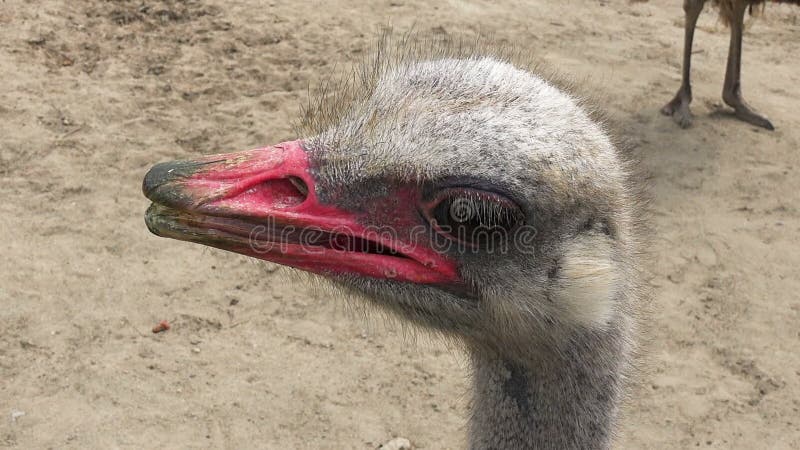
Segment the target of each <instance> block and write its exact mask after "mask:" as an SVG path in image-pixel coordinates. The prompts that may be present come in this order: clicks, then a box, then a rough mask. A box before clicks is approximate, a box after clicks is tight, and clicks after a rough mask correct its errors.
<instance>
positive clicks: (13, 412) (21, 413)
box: [11, 409, 25, 422]
mask: <svg viewBox="0 0 800 450" xmlns="http://www.w3.org/2000/svg"><path fill="white" fill-rule="evenodd" d="M24 415H25V411H17V410H16V409H12V410H11V421H12V422H16V421H17V419H19V418H20V417H22V416H24Z"/></svg>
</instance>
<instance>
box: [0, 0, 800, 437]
mask: <svg viewBox="0 0 800 450" xmlns="http://www.w3.org/2000/svg"><path fill="white" fill-rule="evenodd" d="M229 3H233V2H224V1H222V0H188V1H177V0H136V1H113V2H111V1H85V0H71V1H56V0H43V1H40V2H35V5H36V6H34V3H33V2H30V3H29V2H24V1H21V0H0V199H1V200H0V236H2V242H3V244H2V254H3V257H2V259H0V446H9V447H18V448H80V449H86V448H104V449H105V448H143V447H153V446H159V447H162V448H257V447H259V448H275V449H278V448H281V449H283V448H314V449H316V448H323V449H344V448H354V449H359V448H363V449H369V448H375V447H377V446H378V445H379V444H381V443H382V442H385V441H387V440H389V439H391V438H392V437H394V436H403V437H406V438H408V439H410V440H411V441H412V442H413V443H414V445H415V446H416V448H425V449H446V448H460V447H463V444H464V437H463V436H464V420H465V414H466V404H467V401H468V398H469V397H468V384H467V379H466V371H465V362H464V359H463V357H462V355H459V354H457V353H454V352H453V351H450V350H447V349H445V348H443V347H442V346H441V345H440V344H439V343H437V342H435V341H433V340H431V339H427V338H424V337H423V338H421V339H416V340H413V339H409V338H408V337H406V336H404V335H403V332H402V330H398V329H396V328H393V327H390V326H385V325H384V324H383V323H382V322H380V321H376V320H372V321H365V320H363V319H362V318H359V317H351V316H352V314H348V313H347V312H346V311H345V310H344V308H343V307H342V305H341V304H340V303H338V302H336V301H335V300H333V299H330V298H328V297H327V296H326V295H324V294H322V293H319V292H315V291H313V290H312V289H310V288H306V287H302V286H298V285H297V284H296V283H291V282H288V281H287V280H286V279H285V277H284V276H282V275H281V273H280V272H276V273H273V272H271V271H270V269H269V268H267V267H264V266H263V265H261V264H256V263H253V262H252V261H250V260H248V259H246V258H245V257H241V256H237V255H233V254H227V253H224V252H219V251H213V250H208V249H205V248H203V247H200V246H197V245H192V244H188V243H182V242H177V241H169V240H164V239H159V238H156V237H155V236H152V235H150V234H149V233H148V231H147V229H146V228H145V226H144V223H143V220H142V215H143V212H144V210H145V208H146V207H147V201H146V200H145V199H144V198H143V197H142V195H141V193H140V184H141V179H142V177H143V175H144V173H145V172H146V171H147V169H148V168H149V167H150V166H151V165H152V164H153V163H155V162H159V161H164V160H170V159H175V158H183V157H191V156H195V155H199V154H207V153H214V152H220V151H231V150H241V149H246V148H251V147H256V146H260V145H262V144H267V143H274V142H278V141H281V140H285V139H288V138H291V137H292V136H291V127H290V121H291V119H292V118H293V117H295V115H296V114H297V111H298V107H299V104H300V103H301V101H303V99H304V98H305V96H306V88H307V86H308V85H309V83H310V84H312V85H313V84H314V83H316V82H317V81H318V80H319V79H320V78H321V77H323V76H325V74H327V73H328V72H330V71H331V69H332V68H333V67H334V65H335V64H337V63H344V64H345V65H346V64H347V61H350V60H352V59H353V58H357V57H359V56H361V55H362V54H363V53H364V52H365V51H367V49H368V46H369V44H370V41H371V39H372V38H373V36H374V35H375V34H376V32H377V31H378V30H379V28H380V27H381V26H382V25H385V24H387V23H391V24H393V25H394V27H395V28H396V29H399V30H407V29H408V28H409V27H411V26H414V27H415V28H416V29H417V30H419V31H421V32H426V33H454V32H462V33H466V34H475V33H476V32H479V31H482V32H489V33H494V35H495V37H496V39H497V40H500V41H506V42H510V43H514V44H516V45H518V46H522V47H526V48H531V49H534V50H535V52H536V53H537V54H538V55H539V57H540V58H541V59H542V60H543V61H546V62H548V63H550V64H551V65H554V66H556V67H558V68H560V69H561V70H562V71H564V72H566V73H571V74H574V75H576V76H577V77H578V78H580V79H585V80H586V82H587V83H588V84H589V86H590V87H591V88H593V89H595V90H597V91H598V92H600V93H601V94H602V95H604V98H605V99H606V100H605V104H604V105H602V106H603V107H604V108H605V109H607V110H608V111H609V112H610V113H611V116H612V118H613V120H614V121H615V122H616V123H618V124H619V128H620V131H621V132H622V134H623V135H624V136H625V137H626V138H628V139H629V141H630V142H631V144H632V146H633V148H634V151H635V152H636V153H637V154H638V155H640V156H641V158H642V160H643V164H644V167H645V169H646V170H647V171H648V172H649V182H650V185H651V192H652V197H653V202H652V209H653V226H654V231H655V237H654V241H653V245H652V253H653V258H652V259H653V260H652V263H651V266H652V267H651V269H652V272H653V274H654V276H653V279H652V281H651V284H652V286H653V288H654V289H653V290H654V299H653V320H652V324H651V325H650V326H649V327H648V340H649V343H648V344H647V353H648V355H649V356H648V363H647V367H648V369H647V371H646V373H645V374H643V376H642V377H641V380H640V386H639V387H638V388H637V389H636V390H635V391H634V392H633V393H632V399H631V402H630V405H629V406H628V407H627V409H626V412H625V417H624V419H623V423H622V429H621V436H620V439H619V447H620V448H665V449H669V448H689V447H696V446H699V447H713V448H747V449H749V448H771V449H779V448H786V449H788V448H800V411H799V409H800V352H798V348H800V294H798V293H799V292H800V279H798V275H797V270H798V269H797V268H798V267H799V266H800V239H798V236H799V235H800V221H799V220H798V218H799V216H800V210H799V208H800V194H799V193H800V178H799V177H797V176H796V171H797V170H798V168H800V156H799V155H800V131H799V130H800V116H798V115H797V111H798V110H800V91H798V89H797V86H798V84H800V70H798V69H800V65H799V64H798V62H797V53H796V51H797V45H796V43H797V39H798V36H800V9H792V8H790V7H788V6H770V7H769V8H768V9H767V14H766V16H764V17H761V18H759V19H757V20H754V21H751V22H750V28H749V31H748V32H747V35H746V39H745V41H746V44H745V58H744V60H745V64H744V72H743V73H744V75H743V76H744V90H745V94H746V96H747V98H748V99H749V100H750V102H751V103H752V104H754V105H755V106H756V107H757V108H758V109H760V110H761V111H763V112H765V113H766V114H767V115H768V116H769V117H770V118H771V119H772V120H773V122H774V123H775V125H776V126H777V131H775V132H766V131H763V130H758V129H754V128H753V127H751V126H748V125H746V124H743V123H740V122H737V121H734V120H731V119H730V117H729V116H728V114H727V113H725V112H724V109H722V108H721V107H720V106H719V104H720V100H718V99H719V97H720V95H719V94H720V91H721V85H722V78H723V73H724V64H725V56H726V52H727V40H728V37H727V36H728V34H727V30H726V29H725V28H724V27H723V26H722V25H721V24H720V23H719V22H718V21H717V19H716V15H715V14H711V13H706V14H705V15H704V16H702V18H701V22H700V27H699V31H698V35H697V47H696V54H695V60H694V61H695V72H694V73H695V78H694V80H695V85H694V95H695V104H694V112H695V114H696V122H695V126H694V127H693V128H691V129H689V130H680V129H678V128H676V126H675V125H674V124H673V123H672V122H671V121H670V120H669V119H667V118H664V117H662V116H661V115H660V114H659V113H658V109H659V107H660V106H661V105H662V104H663V103H664V102H665V101H667V100H668V99H669V98H670V97H671V95H672V93H673V92H674V90H675V89H676V87H677V85H678V80H679V71H680V69H679V55H680V51H681V46H682V43H681V41H682V10H681V7H680V2H678V1H673V2H668V1H666V0H652V1H650V2H649V3H638V2H636V3H628V2H627V1H599V2H598V1H576V0H572V1H567V2H555V1H538V0H526V1H501V2H499V4H495V2H493V1H457V0H451V1H447V2H426V1H422V0H380V1H375V2H369V3H368V2H359V1H356V0H332V1H328V2H321V1H314V2H295V1H283V0H273V1H256V0H243V1H239V2H236V5H235V6H234V5H231V4H229ZM432 3H438V4H439V5H438V6H434V5H433V4H432ZM365 4H368V5H369V6H365ZM161 319H168V320H170V321H171V322H172V323H173V329H172V330H170V331H169V332H167V333H163V334H159V335H153V334H152V333H150V328H151V327H152V326H153V325H154V324H155V323H156V322H157V321H158V320H161Z"/></svg>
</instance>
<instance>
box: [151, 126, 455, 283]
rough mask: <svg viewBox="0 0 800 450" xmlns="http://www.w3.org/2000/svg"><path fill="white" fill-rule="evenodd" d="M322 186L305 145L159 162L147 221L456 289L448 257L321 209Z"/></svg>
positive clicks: (272, 252) (263, 252) (190, 236)
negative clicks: (319, 190)
mask: <svg viewBox="0 0 800 450" xmlns="http://www.w3.org/2000/svg"><path fill="white" fill-rule="evenodd" d="M316 187H317V186H316V182H315V180H314V177H313V175H312V170H311V167H310V163H309V159H308V154H307V153H306V151H305V150H304V148H303V143H302V142H301V141H292V142H285V143H282V144H278V145H275V146H272V147H265V148H260V149H255V150H248V151H244V152H238V153H228V154H221V155H213V156H207V157H204V158H201V159H197V160H194V161H174V162H168V163H161V164H157V165H155V166H153V168H151V169H150V171H149V172H148V173H147V175H146V176H145V178H144V182H143V184H142V190H143V191H144V195H145V196H146V197H147V198H148V199H150V200H151V201H152V202H153V204H152V205H151V206H150V207H149V208H148V209H147V212H146V213H145V222H146V223H147V227H148V228H149V229H150V231H151V232H153V233H154V234H156V235H158V236H163V237H170V238H173V239H179V240H184V241H190V242H196V243H200V244H204V245H209V246H212V247H216V248H220V249H223V250H229V251H233V252H236V253H240V254H243V255H247V256H252V257H255V258H259V259H264V260H267V261H272V262H275V263H278V264H283V265H287V266H291V267H296V268H299V269H303V270H306V271H309V272H314V273H318V274H322V275H329V276H336V275H359V276H365V277H371V278H383V279H392V280H397V281H405V282H413V283H422V284H448V285H449V284H458V283H459V280H460V277H459V276H458V272H457V268H456V265H455V263H454V262H453V261H452V260H451V259H449V258H447V257H446V256H445V255H444V254H442V253H440V252H437V251H436V250H434V249H432V248H430V246H425V245H421V243H419V242H412V241H413V240H412V239H409V238H408V233H398V234H392V233H386V232H385V230H384V229H381V232H380V233H379V232H378V230H377V229H376V228H375V227H369V226H365V225H364V223H365V220H364V214H365V213H364V212H360V213H359V212H352V211H348V210H345V209H342V208H339V207H337V206H336V205H330V204H325V203H322V202H320V200H319V197H318V196H317V191H316ZM408 200H409V201H410V200H411V199H410V198H409V199H408ZM409 206H411V205H409ZM407 209H408V210H409V211H412V210H414V211H415V208H413V207H410V208H407ZM399 214H402V212H401V213H399ZM409 215H411V213H409ZM393 223H410V217H409V218H399V220H395V221H394V222H393ZM398 235H403V236H406V238H405V239H400V238H397V236H398Z"/></svg>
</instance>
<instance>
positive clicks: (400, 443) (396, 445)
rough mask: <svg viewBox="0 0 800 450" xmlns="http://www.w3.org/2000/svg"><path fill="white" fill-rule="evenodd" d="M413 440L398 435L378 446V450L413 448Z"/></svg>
mask: <svg viewBox="0 0 800 450" xmlns="http://www.w3.org/2000/svg"><path fill="white" fill-rule="evenodd" d="M411 448H412V447H411V441H409V440H408V439H406V438H402V437H397V438H394V439H392V440H391V441H389V442H387V443H385V444H383V445H381V446H380V447H378V450H411Z"/></svg>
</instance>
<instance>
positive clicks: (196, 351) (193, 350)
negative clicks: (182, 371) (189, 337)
mask: <svg viewBox="0 0 800 450" xmlns="http://www.w3.org/2000/svg"><path fill="white" fill-rule="evenodd" d="M192 352H194V353H200V349H199V348H197V347H193V348H192Z"/></svg>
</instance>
